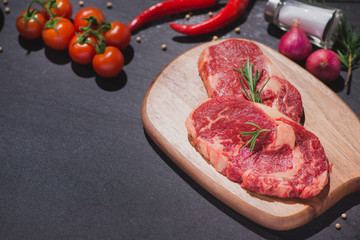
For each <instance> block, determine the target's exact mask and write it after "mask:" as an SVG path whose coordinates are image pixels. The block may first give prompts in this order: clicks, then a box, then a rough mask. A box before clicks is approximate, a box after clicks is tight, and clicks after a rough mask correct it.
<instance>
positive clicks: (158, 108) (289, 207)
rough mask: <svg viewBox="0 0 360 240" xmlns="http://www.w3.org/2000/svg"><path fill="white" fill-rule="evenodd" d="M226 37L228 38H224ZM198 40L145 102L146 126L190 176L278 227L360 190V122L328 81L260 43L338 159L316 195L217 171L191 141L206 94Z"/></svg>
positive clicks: (329, 153) (307, 124)
mask: <svg viewBox="0 0 360 240" xmlns="http://www.w3.org/2000/svg"><path fill="white" fill-rule="evenodd" d="M221 41H223V40H221ZM219 42H220V41H215V42H208V43H204V44H202V45H199V46H197V47H195V48H193V49H191V50H189V51H187V52H185V53H184V54H182V55H180V56H179V57H177V58H176V59H174V60H173V61H172V62H170V63H169V64H168V65H167V66H166V67H165V68H164V69H163V70H162V72H161V73H160V74H159V75H158V76H157V78H156V79H155V80H154V82H153V83H152V85H151V86H150V88H149V90H148V92H147V94H146V96H145V98H144V101H143V106H142V119H143V124H144V127H145V129H146V131H147V133H148V134H149V136H150V137H151V138H152V139H153V140H154V142H155V143H156V144H157V145H158V146H159V147H160V148H161V149H162V150H163V151H164V152H165V153H166V154H167V155H168V156H169V157H170V158H171V159H172V160H173V161H174V162H175V163H176V164H177V165H178V166H179V167H180V168H182V169H183V170H184V171H185V172H186V173H187V174H188V175H189V176H190V177H192V178H193V179H194V180H195V181H196V182H198V183H199V184H200V185H201V186H202V187H204V188H205V189H206V190H207V191H209V192H210V193H211V194H213V195H214V196H215V197H217V198H218V199H220V200H221V201H223V202H224V203H225V204H227V205H228V206H230V207H231V208H233V209H234V210H235V211H237V212H239V213H240V214H242V215H243V216H245V217H247V218H249V219H251V220H253V221H254V222H256V223H258V224H260V225H262V226H265V227H268V228H271V229H275V230H288V229H293V228H296V227H299V226H301V225H303V224H305V223H308V222H309V221H311V220H312V219H314V218H316V217H317V216H319V215H320V214H321V213H323V212H324V211H325V210H327V209H328V208H330V207H331V206H332V205H334V204H335V203H336V202H338V201H339V200H340V199H341V198H343V197H344V196H346V195H347V194H349V193H351V192H354V191H359V190H360V141H359V139H360V121H359V118H358V117H357V115H356V114H355V113H354V112H353V111H352V110H351V109H350V108H349V107H348V106H347V105H346V104H345V103H344V102H343V101H342V100H341V99H340V98H339V97H338V96H337V95H336V94H335V93H334V92H333V91H332V90H330V89H329V88H328V87H327V86H326V85H324V84H323V83H322V82H320V81H319V80H318V79H316V78H314V77H313V76H312V75H311V74H310V73H308V72H307V71H306V70H304V69H303V68H302V67H300V66H299V65H297V64H296V63H294V62H292V61H290V60H289V59H287V58H286V57H284V56H282V55H281V54H279V53H278V52H276V51H274V50H273V49H271V48H269V47H267V46H265V45H263V44H261V43H259V42H254V43H256V44H257V45H258V46H259V47H260V48H261V49H262V51H263V52H264V54H265V55H266V56H267V57H268V58H269V59H270V60H271V61H272V62H273V63H274V64H275V65H276V66H277V67H278V68H279V70H280V71H281V73H282V74H283V76H284V77H285V78H286V79H287V80H288V81H289V82H290V83H292V84H293V85H294V86H295V87H296V88H297V89H298V90H299V92H300V93H301V95H302V99H303V104H304V111H305V124H304V127H305V128H306V129H308V130H310V131H311V132H313V133H314V134H316V135H317V136H318V137H319V139H320V141H321V143H322V145H323V146H324V149H325V152H326V155H327V157H328V159H329V162H330V163H331V164H333V167H332V173H331V174H330V183H329V184H328V185H327V186H326V187H325V188H324V190H323V191H322V192H321V193H320V194H319V195H318V196H316V197H313V198H311V199H293V198H291V199H280V198H276V197H270V196H262V195H258V194H255V193H251V192H249V191H246V190H244V189H242V188H241V187H240V185H239V184H238V183H235V182H232V181H230V180H228V179H227V178H226V177H225V176H223V175H221V174H220V173H218V172H216V171H215V169H214V168H213V167H212V166H211V165H209V164H208V163H207V162H206V161H205V160H204V159H203V158H202V157H201V156H200V154H199V153H198V152H197V151H196V150H195V149H194V148H193V147H192V146H191V144H190V143H189V141H188V134H187V131H186V128H185V119H186V118H187V117H188V115H189V114H190V112H191V111H192V109H193V108H194V107H196V106H197V105H198V104H199V103H200V102H202V101H203V100H205V99H206V98H207V94H206V90H205V88H204V85H203V82H202V80H201V78H200V77H199V74H198V70H197V60H198V57H199V55H200V53H201V51H202V50H203V49H204V48H206V47H208V46H210V45H213V44H216V43H219Z"/></svg>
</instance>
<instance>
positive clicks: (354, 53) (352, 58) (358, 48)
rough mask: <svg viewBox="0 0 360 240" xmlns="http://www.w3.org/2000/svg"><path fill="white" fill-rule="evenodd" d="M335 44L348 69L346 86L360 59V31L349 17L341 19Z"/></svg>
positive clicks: (342, 62)
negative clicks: (351, 22)
mask: <svg viewBox="0 0 360 240" xmlns="http://www.w3.org/2000/svg"><path fill="white" fill-rule="evenodd" d="M335 46H336V47H335V48H336V52H337V54H338V56H339V58H340V61H341V64H342V65H343V67H344V68H346V69H347V76H346V80H345V86H346V85H348V83H349V81H350V78H351V74H352V70H354V69H355V68H356V67H357V66H358V65H357V62H358V61H359V59H360V33H357V32H356V30H355V27H354V26H353V25H351V24H350V22H349V20H348V18H347V17H343V18H342V19H341V22H340V25H339V29H338V37H337V39H336V43H335Z"/></svg>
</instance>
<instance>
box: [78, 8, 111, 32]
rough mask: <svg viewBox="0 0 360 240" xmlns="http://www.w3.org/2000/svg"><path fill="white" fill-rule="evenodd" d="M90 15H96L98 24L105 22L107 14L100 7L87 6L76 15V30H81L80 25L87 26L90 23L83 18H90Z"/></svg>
mask: <svg viewBox="0 0 360 240" xmlns="http://www.w3.org/2000/svg"><path fill="white" fill-rule="evenodd" d="M90 16H93V17H95V18H96V20H97V23H98V24H101V23H103V22H105V15H104V14H103V13H102V12H101V11H100V10H99V9H98V8H96V7H85V8H83V9H81V10H80V11H79V12H78V13H77V14H76V15H75V18H74V26H75V31H76V32H79V31H80V27H86V26H87V25H88V21H87V20H84V19H83V18H89V17H90Z"/></svg>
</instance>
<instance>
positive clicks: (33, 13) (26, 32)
mask: <svg viewBox="0 0 360 240" xmlns="http://www.w3.org/2000/svg"><path fill="white" fill-rule="evenodd" d="M28 13H30V14H29V16H28ZM45 22H46V18H45V16H44V14H42V13H41V12H40V11H39V10H37V9H30V11H29V12H28V11H27V10H25V11H23V12H22V13H20V15H19V16H18V17H17V18H16V29H17V30H18V32H19V34H20V35H21V36H23V37H24V38H26V39H35V38H38V37H40V36H41V31H42V29H43V27H44V25H45Z"/></svg>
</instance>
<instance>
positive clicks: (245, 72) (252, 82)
mask: <svg viewBox="0 0 360 240" xmlns="http://www.w3.org/2000/svg"><path fill="white" fill-rule="evenodd" d="M253 67H254V65H253V64H250V60H249V57H248V58H247V61H246V65H245V66H243V63H241V69H240V70H238V69H233V70H234V71H237V72H239V73H240V74H241V75H242V76H243V79H244V81H245V82H246V84H247V85H248V86H249V91H250V93H248V91H246V89H245V86H244V84H243V82H242V81H241V78H240V77H239V80H240V84H241V87H242V88H243V90H244V92H245V94H246V96H247V97H248V98H249V99H250V101H252V102H258V103H261V102H262V99H261V97H260V93H261V91H262V90H263V89H264V87H265V85H266V84H267V83H268V82H269V80H270V78H269V79H268V80H267V81H266V82H265V83H264V85H263V86H262V87H261V89H260V91H258V90H256V85H257V83H258V81H259V79H260V77H261V75H262V73H263V69H262V70H261V71H260V73H259V72H258V71H257V70H256V71H255V75H254V76H253Z"/></svg>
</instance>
